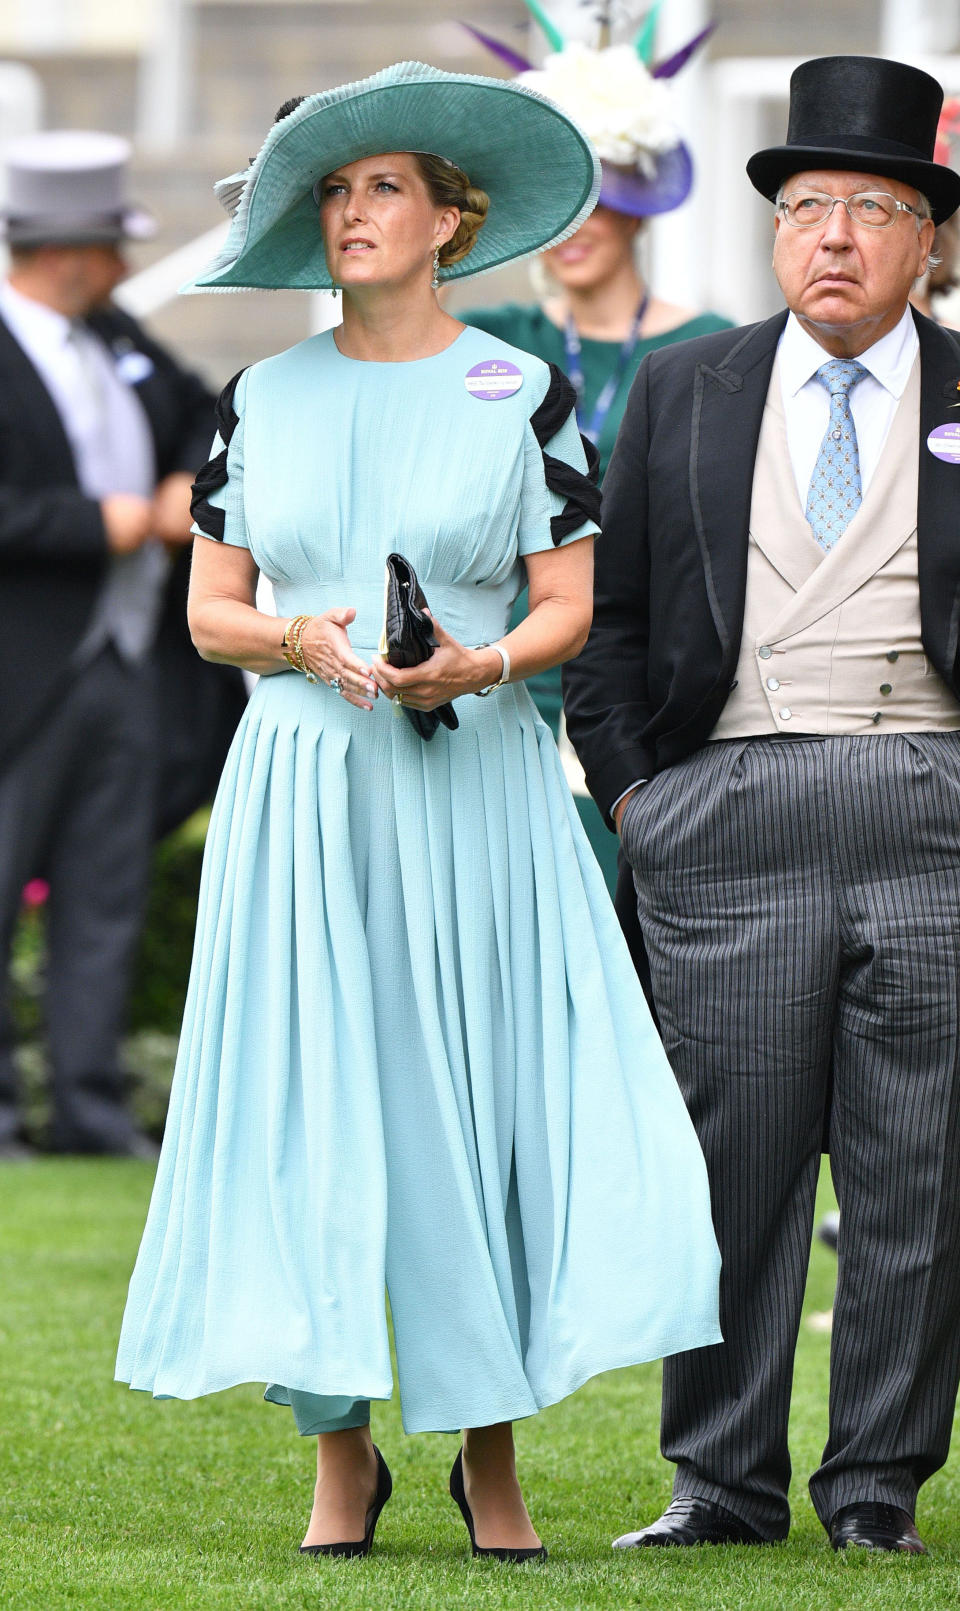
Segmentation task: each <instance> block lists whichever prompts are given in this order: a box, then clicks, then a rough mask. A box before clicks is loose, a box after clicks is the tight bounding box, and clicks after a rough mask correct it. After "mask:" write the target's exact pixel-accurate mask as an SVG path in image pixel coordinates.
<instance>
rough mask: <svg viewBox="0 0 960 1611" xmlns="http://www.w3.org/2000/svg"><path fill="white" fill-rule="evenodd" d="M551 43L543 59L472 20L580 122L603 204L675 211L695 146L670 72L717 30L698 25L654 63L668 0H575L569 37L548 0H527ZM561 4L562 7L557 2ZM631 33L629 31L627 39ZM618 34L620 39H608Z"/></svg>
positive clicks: (523, 80) (688, 182) (524, 79)
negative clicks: (674, 103)
mask: <svg viewBox="0 0 960 1611" xmlns="http://www.w3.org/2000/svg"><path fill="white" fill-rule="evenodd" d="M524 3H525V5H526V7H527V10H528V11H529V12H530V15H531V16H532V17H533V19H534V21H535V22H536V23H537V24H538V26H539V28H540V29H541V31H542V33H543V34H544V37H545V38H546V40H547V43H548V45H549V46H550V53H549V54H548V55H547V57H546V59H545V61H544V62H543V64H542V66H541V67H535V66H534V64H533V63H532V62H531V61H530V60H529V59H528V58H527V57H526V56H523V55H521V53H520V52H519V51H517V50H514V49H513V48H512V47H511V46H510V45H506V44H503V43H502V42H501V41H500V40H499V39H494V38H493V37H492V35H490V34H487V33H484V32H483V31H482V29H480V28H474V27H473V26H472V25H471V24H469V23H467V24H465V26H466V27H467V29H468V31H469V32H470V33H471V34H472V35H473V37H474V38H475V39H477V40H479V42H480V43H481V44H482V45H483V46H484V47H485V48H486V49H487V50H489V51H491V52H492V54H493V55H494V56H496V57H497V59H498V60H499V61H501V62H503V63H504V64H505V65H506V66H507V67H509V68H510V69H511V70H512V71H513V72H514V73H515V74H516V75H517V81H518V83H520V84H524V85H526V86H527V87H528V88H529V89H532V90H536V91H537V93H538V94H540V95H545V96H547V98H548V99H549V100H551V101H553V102H554V103H555V105H557V106H560V107H562V108H563V110H564V111H565V112H568V113H569V114H570V116H571V117H573V118H575V119H576V120H577V122H578V123H579V124H580V127H581V128H582V129H583V131H584V133H585V134H586V135H587V137H588V138H589V139H590V140H591V141H592V143H593V145H594V146H595V148H596V151H597V153H598V155H599V157H600V159H601V162H602V165H603V184H602V187H601V190H600V201H601V204H602V205H604V206H607V207H611V208H613V210H614V211H615V212H621V213H630V214H632V215H633V216H634V217H638V218H643V217H647V216H649V215H650V214H653V213H665V212H671V211H672V210H673V208H674V207H679V206H680V203H681V202H682V201H684V200H685V199H686V197H687V196H688V195H689V193H690V188H691V186H692V184H693V163H692V160H691V156H690V152H689V150H688V148H687V146H686V144H685V143H684V141H683V140H682V138H681V136H680V131H679V129H678V128H677V126H676V123H675V122H674V121H673V115H672V108H671V96H670V90H669V80H670V79H672V78H673V77H674V76H675V75H676V74H677V73H678V72H679V71H680V69H681V68H682V67H684V66H685V65H686V63H687V62H688V61H689V60H690V58H691V56H692V55H693V54H694V52H695V51H696V50H698V49H699V47H700V46H701V45H702V44H704V43H705V41H706V40H707V39H708V38H709V36H710V34H711V33H712V32H713V28H714V24H713V23H710V24H709V26H708V27H706V28H703V29H701V30H700V32H699V33H698V34H696V35H695V36H694V37H693V39H691V40H690V41H689V42H688V43H687V44H686V45H684V46H683V47H682V48H681V49H680V50H678V51H675V52H674V53H673V55H671V56H669V57H667V58H666V59H664V60H663V61H659V62H654V61H653V45H654V36H655V33H656V26H657V19H658V15H659V12H660V7H661V3H662V0H654V4H653V5H651V6H650V7H649V8H648V9H647V10H646V12H645V14H641V16H640V17H638V15H637V11H636V8H635V7H634V6H633V5H631V4H630V3H629V0H627V3H621V4H619V5H617V4H615V3H614V4H601V3H598V0H575V3H574V4H573V5H571V4H570V3H569V0H568V4H567V7H566V11H567V12H568V13H569V14H570V17H571V21H572V23H573V26H574V27H575V29H576V31H577V33H578V35H584V34H585V35H586V37H577V38H569V39H568V38H567V37H565V35H564V33H563V32H562V31H561V28H560V27H559V26H558V21H557V20H556V18H557V15H558V8H557V6H554V8H553V14H552V15H551V13H550V12H548V11H547V10H546V9H545V7H544V5H543V4H541V0H524ZM559 9H560V10H562V9H563V8H559ZM624 33H626V35H627V37H626V38H621V37H620V36H622V35H623V34H624ZM611 41H613V42H611Z"/></svg>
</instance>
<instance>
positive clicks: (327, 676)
mask: <svg viewBox="0 0 960 1611" xmlns="http://www.w3.org/2000/svg"><path fill="white" fill-rule="evenodd" d="M356 615H357V612H356V610H354V609H351V608H344V609H339V610H325V611H324V613H323V615H314V616H311V618H310V620H309V621H308V622H307V624H306V626H305V627H304V629H303V636H302V637H301V639H300V650H301V653H302V654H303V659H304V663H305V664H306V665H307V666H309V668H310V670H311V671H313V672H315V673H316V675H317V676H318V677H319V678H320V680H321V682H325V683H330V682H333V681H334V680H335V679H339V682H340V684H341V686H340V690H339V691H340V695H341V697H342V698H343V699H345V700H346V701H347V704H348V705H355V706H356V707H357V709H358V710H372V709H373V703H372V702H373V700H374V699H376V697H377V685H376V682H375V681H374V675H373V671H372V670H371V668H370V667H369V666H368V665H365V664H364V662H363V661H362V660H360V659H358V658H357V656H356V655H355V654H354V652H353V649H352V647H351V645H350V639H349V637H348V636H347V627H348V626H349V625H350V623H351V621H354V620H355V619H356Z"/></svg>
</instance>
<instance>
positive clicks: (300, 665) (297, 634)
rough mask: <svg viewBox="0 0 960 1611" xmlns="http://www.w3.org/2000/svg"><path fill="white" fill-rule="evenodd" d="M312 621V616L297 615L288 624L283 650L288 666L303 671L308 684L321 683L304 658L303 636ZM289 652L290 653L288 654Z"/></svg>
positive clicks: (284, 635) (282, 645) (282, 644)
mask: <svg viewBox="0 0 960 1611" xmlns="http://www.w3.org/2000/svg"><path fill="white" fill-rule="evenodd" d="M312 620H313V616H312V615H295V616H294V618H293V620H292V621H290V622H289V623H288V625H287V629H286V631H285V632H284V634H283V640H282V643H281V650H282V652H283V658H284V660H286V662H287V664H288V665H290V666H292V667H293V669H294V671H302V672H303V675H304V676H305V677H306V679H307V682H319V680H320V679H319V677H318V676H317V675H316V673H315V672H313V671H311V670H310V668H309V666H308V665H307V663H306V661H305V660H304V658H303V634H304V630H305V628H306V627H307V625H308V623H309V622H310V621H312ZM288 650H289V653H288V652H287V651H288Z"/></svg>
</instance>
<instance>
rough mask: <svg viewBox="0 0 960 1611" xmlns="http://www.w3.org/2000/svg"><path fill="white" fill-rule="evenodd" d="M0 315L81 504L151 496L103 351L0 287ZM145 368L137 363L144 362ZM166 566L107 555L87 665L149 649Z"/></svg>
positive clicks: (125, 391) (149, 457)
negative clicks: (51, 420) (34, 376)
mask: <svg viewBox="0 0 960 1611" xmlns="http://www.w3.org/2000/svg"><path fill="white" fill-rule="evenodd" d="M0 316H2V318H3V320H4V322H5V324H6V325H7V327H8V329H9V330H10V333H11V335H12V336H13V338H14V340H15V341H16V342H17V343H18V345H19V346H21V347H22V348H23V350H24V352H25V353H26V355H27V357H28V358H29V359H30V362H31V363H32V364H33V366H34V368H35V369H36V370H37V373H38V374H39V376H40V378H41V380H42V381H43V384H44V386H45V387H46V389H47V391H48V392H49V394H50V398H51V401H52V402H53V404H54V406H55V408H56V410H57V413H58V414H59V416H60V420H61V423H62V425H63V428H64V431H65V432H66V435H67V440H68V441H69V443H70V447H71V449H72V452H73V458H74V463H75V465H76V470H77V480H78V481H79V483H80V488H81V491H83V492H84V493H85V494H86V496H87V497H88V498H96V499H98V500H99V499H102V498H106V497H109V496H110V494H111V493H114V492H128V493H134V494H136V495H137V496H138V497H141V498H150V497H152V496H153V489H154V485H155V482H156V460H155V455H154V449H153V434H152V432H151V430H150V422H149V420H148V419H147V416H146V414H145V413H144V410H143V406H142V404H141V402H140V399H139V398H138V397H137V394H136V392H135V391H134V389H133V387H132V386H131V385H130V384H129V383H128V382H127V381H126V380H124V379H123V377H122V376H121V375H120V374H119V373H118V371H117V365H116V361H115V359H114V355H113V354H112V353H111V352H110V350H109V348H108V347H107V346H106V345H105V344H104V342H102V341H101V340H100V338H99V337H98V336H96V335H95V334H94V333H93V331H92V330H89V329H88V328H87V327H86V326H85V325H84V324H82V323H81V322H80V321H73V320H70V319H68V318H66V317H65V315H64V314H62V313H58V312H57V310H56V308H51V307H48V306H47V304H46V303H45V302H36V301H34V299H33V298H32V297H28V296H24V295H23V293H22V292H20V291H17V290H15V289H14V287H13V286H12V285H11V284H10V282H9V280H4V281H3V282H2V283H0ZM144 361H145V362H146V360H144ZM168 568H169V560H168V558H167V555H166V553H165V551H164V549H163V547H162V545H161V544H159V543H153V542H149V543H145V544H144V546H143V547H142V548H140V549H138V550H137V551H136V552H135V553H132V554H114V555H113V556H112V557H111V560H110V565H109V569H108V572H107V577H106V581H105V583H104V586H103V589H102V591H101V595H100V598H99V600H98V602H97V605H96V608H95V610H94V615H93V620H92V622H91V625H90V627H89V629H88V631H87V634H86V636H85V637H84V639H83V642H82V643H81V645H80V649H79V650H78V660H79V661H80V662H81V663H86V662H88V661H90V660H91V659H92V658H93V656H94V655H95V654H96V653H97V652H98V651H99V650H100V649H101V648H102V647H103V645H104V644H105V643H106V642H108V641H109V640H111V639H112V640H113V642H114V643H115V644H116V646H117V648H118V649H119V651H120V653H121V654H122V655H123V656H124V658H126V659H129V660H133V661H137V660H140V659H142V657H143V655H144V654H146V652H147V650H148V649H149V647H150V644H151V643H152V641H153V637H154V633H155V631H156V625H157V621H158V619H159V614H160V608H161V603H162V592H163V585H164V582H165V579H166V575H167V571H168Z"/></svg>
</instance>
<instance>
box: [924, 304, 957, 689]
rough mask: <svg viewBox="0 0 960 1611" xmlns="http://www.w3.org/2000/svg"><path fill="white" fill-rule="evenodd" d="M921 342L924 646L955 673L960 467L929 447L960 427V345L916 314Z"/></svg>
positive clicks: (934, 659) (928, 320) (935, 325)
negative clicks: (943, 431)
mask: <svg viewBox="0 0 960 1611" xmlns="http://www.w3.org/2000/svg"><path fill="white" fill-rule="evenodd" d="M913 317H914V320H915V322H916V326H917V335H918V336H919V338H920V450H919V451H920V463H919V476H918V482H917V545H918V569H919V581H920V620H921V624H922V629H923V641H924V645H925V647H926V649H927V653H928V654H929V655H930V657H931V659H932V660H933V661H934V663H935V664H936V665H938V666H940V667H942V668H944V670H945V671H946V672H949V671H950V670H952V669H953V668H955V667H956V664H957V648H958V635H960V585H958V581H957V576H958V569H960V464H946V463H944V462H943V460H942V459H938V458H936V457H935V456H934V455H933V454H932V453H931V452H930V449H929V448H928V447H927V437H928V436H929V435H930V432H931V431H932V430H934V429H935V428H936V426H938V425H955V424H957V423H958V421H960V341H958V338H957V337H956V335H954V334H953V333H952V332H951V331H948V330H945V329H944V328H943V327H942V326H941V325H937V324H934V323H933V321H932V319H925V318H924V317H923V315H922V314H919V313H914V316H913Z"/></svg>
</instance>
